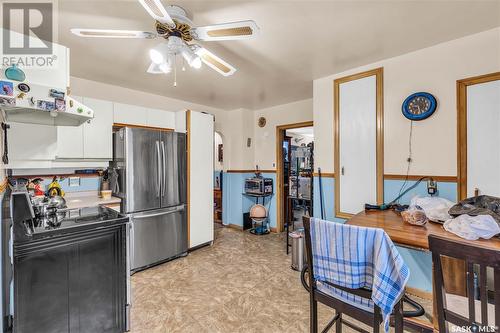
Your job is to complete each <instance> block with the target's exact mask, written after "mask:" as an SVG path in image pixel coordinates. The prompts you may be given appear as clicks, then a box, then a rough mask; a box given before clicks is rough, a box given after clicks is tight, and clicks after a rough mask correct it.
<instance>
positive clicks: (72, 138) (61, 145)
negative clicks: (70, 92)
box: [56, 96, 83, 158]
mask: <svg viewBox="0 0 500 333" xmlns="http://www.w3.org/2000/svg"><path fill="white" fill-rule="evenodd" d="M71 97H72V98H74V99H75V100H77V101H78V102H80V103H83V98H82V97H79V96H71ZM56 158H83V125H80V126H57V153H56Z"/></svg>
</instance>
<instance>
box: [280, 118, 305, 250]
mask: <svg viewBox="0 0 500 333" xmlns="http://www.w3.org/2000/svg"><path fill="white" fill-rule="evenodd" d="M276 138H277V141H276V175H277V191H276V198H277V231H278V232H281V231H284V230H286V231H287V233H288V231H289V230H293V229H295V228H299V227H301V226H302V216H305V215H307V216H311V215H312V213H313V212H312V207H313V199H314V198H313V172H314V129H313V122H312V121H310V122H303V123H296V124H288V125H281V126H278V127H276ZM288 245H289V242H288V237H287V251H288Z"/></svg>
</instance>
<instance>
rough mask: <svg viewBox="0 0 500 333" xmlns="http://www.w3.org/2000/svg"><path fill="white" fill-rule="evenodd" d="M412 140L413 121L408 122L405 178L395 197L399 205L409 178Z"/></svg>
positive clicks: (411, 160)
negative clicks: (408, 132) (408, 133)
mask: <svg viewBox="0 0 500 333" xmlns="http://www.w3.org/2000/svg"><path fill="white" fill-rule="evenodd" d="M412 139H413V120H410V135H409V136H408V158H407V159H406V162H408V164H407V166H406V176H405V180H404V182H403V185H401V188H400V189H399V192H398V196H397V198H398V199H397V203H399V199H401V197H402V195H401V193H403V190H404V189H405V187H406V185H407V184H408V177H409V176H410V166H411V162H413V159H412V156H413V152H412V150H411V143H412Z"/></svg>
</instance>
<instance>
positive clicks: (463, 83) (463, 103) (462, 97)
mask: <svg viewBox="0 0 500 333" xmlns="http://www.w3.org/2000/svg"><path fill="white" fill-rule="evenodd" d="M497 80H500V72H495V73H490V74H486V75H480V76H474V77H470V78H466V79H462V80H458V81H457V174H458V183H457V185H458V200H463V199H465V198H467V87H468V86H472V85H476V84H481V83H487V82H491V81H497Z"/></svg>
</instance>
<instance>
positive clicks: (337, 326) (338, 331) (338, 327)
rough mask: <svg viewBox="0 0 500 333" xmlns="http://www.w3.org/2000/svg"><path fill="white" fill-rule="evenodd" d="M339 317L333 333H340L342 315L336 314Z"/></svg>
mask: <svg viewBox="0 0 500 333" xmlns="http://www.w3.org/2000/svg"><path fill="white" fill-rule="evenodd" d="M338 315H339V317H338V318H337V321H336V322H335V333H342V313H340V312H339V313H338Z"/></svg>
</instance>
